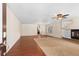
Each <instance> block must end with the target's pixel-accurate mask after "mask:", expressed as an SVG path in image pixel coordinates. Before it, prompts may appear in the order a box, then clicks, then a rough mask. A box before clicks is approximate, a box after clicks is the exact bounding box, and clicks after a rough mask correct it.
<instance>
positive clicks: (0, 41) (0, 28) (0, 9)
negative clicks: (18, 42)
mask: <svg viewBox="0 0 79 59" xmlns="http://www.w3.org/2000/svg"><path fill="white" fill-rule="evenodd" d="M0 43H2V4H1V3H0Z"/></svg>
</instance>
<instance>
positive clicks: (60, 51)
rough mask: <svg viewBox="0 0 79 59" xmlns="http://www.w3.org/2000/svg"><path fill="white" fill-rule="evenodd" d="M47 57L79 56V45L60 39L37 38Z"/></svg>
mask: <svg viewBox="0 0 79 59" xmlns="http://www.w3.org/2000/svg"><path fill="white" fill-rule="evenodd" d="M34 40H35V41H36V43H37V44H38V45H39V46H40V48H41V49H42V50H43V52H44V53H45V54H46V55H47V56H79V44H76V43H72V42H70V41H68V40H65V39H59V38H51V37H46V38H39V39H37V38H35V39H34Z"/></svg>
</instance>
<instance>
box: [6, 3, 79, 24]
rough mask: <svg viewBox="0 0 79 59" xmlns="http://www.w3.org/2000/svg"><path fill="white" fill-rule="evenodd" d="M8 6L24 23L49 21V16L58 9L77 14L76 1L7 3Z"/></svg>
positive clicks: (78, 5)
mask: <svg viewBox="0 0 79 59" xmlns="http://www.w3.org/2000/svg"><path fill="white" fill-rule="evenodd" d="M8 7H9V8H10V9H11V10H12V12H13V13H14V14H15V15H16V16H17V18H18V19H19V20H20V21H21V22H22V23H25V24H31V23H39V22H43V23H51V22H53V19H52V18H51V17H52V16H53V15H54V14H57V13H58V12H59V11H60V10H62V12H63V13H64V14H70V15H71V16H79V14H78V13H79V4H78V3H8Z"/></svg>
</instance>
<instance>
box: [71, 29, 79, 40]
mask: <svg viewBox="0 0 79 59" xmlns="http://www.w3.org/2000/svg"><path fill="white" fill-rule="evenodd" d="M71 38H73V39H79V29H71Z"/></svg>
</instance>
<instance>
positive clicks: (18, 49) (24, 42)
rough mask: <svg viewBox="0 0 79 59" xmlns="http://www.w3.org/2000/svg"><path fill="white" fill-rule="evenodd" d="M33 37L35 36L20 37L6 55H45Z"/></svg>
mask: <svg viewBox="0 0 79 59" xmlns="http://www.w3.org/2000/svg"><path fill="white" fill-rule="evenodd" d="M34 38H35V36H28V37H21V39H20V40H18V41H17V43H16V44H15V45H14V46H13V47H12V48H11V50H10V51H9V52H8V53H7V54H6V56H45V54H44V52H43V51H42V50H41V48H40V47H39V46H38V45H37V43H36V42H35V41H34Z"/></svg>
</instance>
